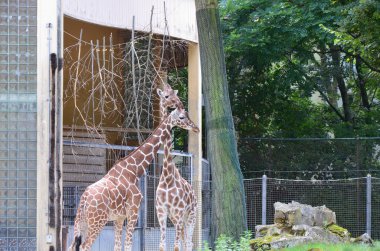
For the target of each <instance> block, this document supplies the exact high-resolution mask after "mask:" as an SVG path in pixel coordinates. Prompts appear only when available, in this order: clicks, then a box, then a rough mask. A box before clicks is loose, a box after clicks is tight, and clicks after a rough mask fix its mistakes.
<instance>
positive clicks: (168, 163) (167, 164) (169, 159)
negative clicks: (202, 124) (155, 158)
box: [160, 102, 176, 177]
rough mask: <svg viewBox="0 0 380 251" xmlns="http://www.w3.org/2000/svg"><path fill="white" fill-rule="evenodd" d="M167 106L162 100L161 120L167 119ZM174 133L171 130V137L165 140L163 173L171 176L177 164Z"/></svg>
mask: <svg viewBox="0 0 380 251" xmlns="http://www.w3.org/2000/svg"><path fill="white" fill-rule="evenodd" d="M167 113H168V112H167V108H166V107H165V106H164V105H163V103H162V102H160V117H161V121H163V120H164V119H165V117H166V116H167ZM172 140H173V137H172V134H171V132H169V137H168V138H166V139H165V140H164V143H163V144H164V163H163V167H162V175H163V176H164V177H165V176H169V175H174V171H175V169H176V167H175V165H174V164H173V155H172V154H171V150H172Z"/></svg>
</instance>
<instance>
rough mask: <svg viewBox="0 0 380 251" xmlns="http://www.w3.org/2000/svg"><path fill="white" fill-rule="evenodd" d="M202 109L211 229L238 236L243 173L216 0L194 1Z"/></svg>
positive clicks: (243, 219)
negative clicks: (204, 122)
mask: <svg viewBox="0 0 380 251" xmlns="http://www.w3.org/2000/svg"><path fill="white" fill-rule="evenodd" d="M195 3H196V9H197V12H196V16H197V24H198V36H199V46H200V57H201V65H202V82H203V95H204V102H205V108H206V132H207V157H208V159H209V161H210V165H211V170H212V192H213V193H212V194H213V199H212V225H211V226H212V228H211V237H212V240H215V238H217V237H218V236H219V235H220V234H226V235H228V236H231V237H234V238H236V239H237V238H238V237H240V235H241V234H242V233H243V231H245V230H246V229H247V225H246V224H247V221H246V207H245V194H244V186H243V176H242V173H241V170H240V164H239V158H238V153H237V146H236V139H235V129H234V124H233V120H232V112H231V106H230V100H229V95H228V85H227V76H226V66H225V61H224V52H223V44H222V39H221V30H220V21H219V12H218V2H217V0H196V1H195Z"/></svg>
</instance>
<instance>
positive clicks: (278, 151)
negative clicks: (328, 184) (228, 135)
mask: <svg viewBox="0 0 380 251" xmlns="http://www.w3.org/2000/svg"><path fill="white" fill-rule="evenodd" d="M239 155H240V156H239V158H240V164H241V168H242V172H243V173H244V176H245V177H246V178H260V177H261V176H262V175H263V174H266V175H268V177H273V178H282V179H302V180H309V179H317V180H330V179H346V178H354V177H365V176H366V175H367V174H368V173H370V174H371V175H372V176H374V177H380V137H372V138H333V139H329V138H242V139H240V140H239Z"/></svg>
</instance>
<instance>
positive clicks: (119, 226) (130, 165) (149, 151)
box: [69, 108, 199, 251]
mask: <svg viewBox="0 0 380 251" xmlns="http://www.w3.org/2000/svg"><path fill="white" fill-rule="evenodd" d="M174 126H178V127H181V128H183V129H186V130H192V131H194V132H199V129H198V127H196V126H195V124H194V123H193V122H192V121H191V120H190V119H189V118H188V116H187V113H186V111H185V110H184V109H182V108H178V109H175V110H174V111H172V112H171V113H170V115H169V116H167V117H166V118H165V119H164V120H163V121H162V122H161V123H160V125H159V126H158V127H157V128H156V129H155V130H154V131H153V133H152V134H151V135H150V136H149V137H148V138H147V139H146V140H145V141H144V143H143V144H142V145H141V146H140V147H138V148H137V149H135V150H134V151H133V152H132V153H130V154H129V155H128V156H127V157H125V158H122V159H120V160H119V161H117V162H116V163H115V165H114V166H113V167H112V168H111V169H110V171H109V172H108V173H107V174H106V175H105V176H104V177H103V178H102V179H100V180H99V181H97V182H95V183H94V184H92V185H90V186H88V187H87V188H86V190H85V191H84V193H83V195H82V196H81V200H80V203H79V207H78V210H77V216H76V218H75V222H74V241H73V243H72V244H71V246H70V249H69V250H76V251H88V250H90V249H91V246H92V244H93V242H94V241H95V239H96V238H97V236H98V235H99V233H100V231H101V230H102V228H103V227H104V225H105V224H106V223H107V222H108V221H114V227H115V247H114V250H115V251H116V250H117V251H120V250H121V247H122V245H121V237H122V230H123V223H124V220H125V219H127V231H126V238H125V242H124V250H126V251H130V250H132V234H133V230H134V226H135V224H136V222H137V218H138V210H139V207H140V202H141V200H142V194H141V192H140V190H139V188H138V186H137V181H138V180H139V178H140V177H141V176H142V175H143V174H145V170H146V168H147V167H148V165H149V164H150V163H151V162H152V159H153V158H154V156H155V154H156V153H157V151H158V149H159V147H160V145H161V144H162V143H163V142H164V140H165V139H166V138H168V137H169V136H170V130H171V129H172V128H173V127H174ZM82 238H83V239H84V242H83V243H82Z"/></svg>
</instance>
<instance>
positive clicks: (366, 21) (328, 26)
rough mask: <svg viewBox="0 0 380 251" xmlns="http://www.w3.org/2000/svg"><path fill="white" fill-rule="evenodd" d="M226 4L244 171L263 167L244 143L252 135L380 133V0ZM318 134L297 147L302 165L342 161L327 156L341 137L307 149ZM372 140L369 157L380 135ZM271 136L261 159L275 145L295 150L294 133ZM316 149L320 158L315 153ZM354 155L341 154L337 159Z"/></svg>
mask: <svg viewBox="0 0 380 251" xmlns="http://www.w3.org/2000/svg"><path fill="white" fill-rule="evenodd" d="M220 7H221V13H222V26H223V31H224V42H225V45H224V49H225V53H226V62H227V72H228V78H229V79H228V80H229V85H230V88H229V90H230V99H231V104H232V110H233V114H234V117H235V128H236V129H237V131H238V135H239V138H240V139H241V140H240V141H239V146H240V149H239V152H240V154H241V156H240V157H241V161H242V167H243V169H245V171H252V170H253V168H255V169H256V170H257V169H258V168H257V165H258V162H256V161H254V160H252V159H246V157H245V156H243V155H244V153H245V152H249V153H250V154H255V153H252V151H250V150H249V149H248V151H247V149H246V147H247V145H246V144H244V140H245V139H246V138H247V137H256V138H262V137H265V138H309V137H312V138H314V137H315V138H330V137H332V138H335V137H336V138H338V137H345V138H347V137H377V136H380V101H379V100H380V91H379V89H380V88H379V87H380V85H379V83H380V53H379V51H380V39H379V37H380V2H379V1H376V0H321V1H312V0H302V1H301V0H273V1H265V0H239V1H238V0H224V1H221V3H220ZM313 143H314V142H312V141H310V142H309V144H308V146H306V145H304V144H303V145H299V147H296V146H295V147H296V148H298V149H294V152H293V154H294V155H296V154H297V153H299V152H297V150H298V151H300V152H302V153H303V154H304V155H303V156H301V155H297V158H298V160H299V161H300V162H299V163H298V164H297V165H298V167H299V168H300V169H301V170H302V169H306V170H310V169H312V170H317V171H324V170H325V169H327V168H330V167H334V165H335V163H336V162H335V161H332V160H331V159H328V158H325V157H326V154H330V155H334V153H335V152H336V151H335V150H334V147H327V148H325V149H319V150H318V149H316V151H314V152H310V151H309V152H308V150H310V149H313V147H312V145H313ZM372 143H374V144H372V145H368V146H366V149H368V151H367V152H364V151H363V152H362V153H363V154H365V156H362V158H363V159H370V158H372V156H373V154H374V152H373V149H375V147H376V144H375V143H376V142H372ZM272 146H273V144H267V145H263V144H262V145H260V147H262V148H261V149H260V150H261V152H262V155H260V156H258V158H257V159H255V160H258V159H260V158H271V157H272V161H276V160H275V159H273V155H272V156H271V152H276V151H278V152H279V151H282V152H283V153H284V154H285V153H286V152H289V154H291V152H290V151H291V149H289V148H287V147H288V146H289V144H288V143H284V142H282V143H276V146H275V147H274V148H271V147H272ZM257 147H259V146H257V145H255V146H253V148H257ZM305 147H310V148H309V149H307V148H305ZM347 147H348V148H351V149H352V150H351V151H349V150H348V148H347V152H348V153H350V154H351V153H355V152H356V150H355V147H356V144H355V143H354V144H352V145H351V146H347ZM248 148H249V146H248ZM328 150H332V151H330V152H329V151H328ZM338 150H339V149H338ZM334 151H335V152H334ZM308 155H309V156H311V155H314V156H315V159H316V160H318V161H315V162H314V163H313V162H312V159H310V158H308V157H307V156H308ZM284 157H285V156H284ZM332 157H333V156H332ZM340 157H342V159H339V158H340ZM349 158H351V157H350V156H349V155H347V156H339V157H338V159H339V160H338V162H339V161H340V162H342V163H344V162H345V161H346V159H349ZM372 159H373V158H372ZM283 161H284V163H283V164H284V168H285V169H286V170H293V169H292V168H293V167H292V166H291V165H289V166H288V165H287V163H290V164H294V163H295V161H296V160H294V161H293V160H292V159H285V158H284V160H283ZM244 162H246V163H249V165H248V166H247V165H245V164H244ZM308 162H310V164H312V165H313V166H310V164H308ZM252 165H256V166H255V167H252ZM358 165H359V164H355V165H352V166H354V167H357V166H358ZM315 166H319V167H317V168H315V169H314V167H315ZM376 166H378V163H377V164H376ZM274 168H275V169H276V168H281V167H278V166H274ZM344 168H350V165H346V166H345V167H344Z"/></svg>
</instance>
